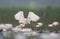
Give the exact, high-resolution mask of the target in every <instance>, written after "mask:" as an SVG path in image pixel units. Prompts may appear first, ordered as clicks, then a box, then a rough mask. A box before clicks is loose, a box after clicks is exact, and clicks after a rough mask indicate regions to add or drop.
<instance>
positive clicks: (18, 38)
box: [0, 31, 60, 39]
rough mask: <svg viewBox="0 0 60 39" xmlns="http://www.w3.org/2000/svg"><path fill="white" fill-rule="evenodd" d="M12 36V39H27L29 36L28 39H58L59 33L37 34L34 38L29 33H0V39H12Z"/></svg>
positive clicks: (59, 38)
mask: <svg viewBox="0 0 60 39" xmlns="http://www.w3.org/2000/svg"><path fill="white" fill-rule="evenodd" d="M11 34H12V35H11ZM12 36H13V38H14V39H27V38H28V37H29V36H30V37H29V39H60V33H39V34H38V35H36V36H32V35H31V33H30V32H25V33H23V32H18V33H17V32H11V31H9V32H3V33H0V39H9V38H10V39H12V38H11V37H12Z"/></svg>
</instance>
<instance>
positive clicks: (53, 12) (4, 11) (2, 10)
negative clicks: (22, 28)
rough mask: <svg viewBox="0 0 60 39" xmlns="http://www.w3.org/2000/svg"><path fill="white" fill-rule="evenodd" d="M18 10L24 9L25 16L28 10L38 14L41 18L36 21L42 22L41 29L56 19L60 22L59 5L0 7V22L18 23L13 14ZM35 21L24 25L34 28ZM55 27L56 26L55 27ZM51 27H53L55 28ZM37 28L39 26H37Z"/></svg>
mask: <svg viewBox="0 0 60 39" xmlns="http://www.w3.org/2000/svg"><path fill="white" fill-rule="evenodd" d="M18 11H24V14H25V17H27V16H28V13H29V11H32V12H34V13H35V14H37V15H39V16H40V17H41V19H40V20H39V21H38V22H42V23H44V26H42V27H41V29H47V28H48V27H47V25H48V24H50V23H52V22H54V21H58V22H60V7H50V6H48V7H45V8H34V9H30V8H28V7H27V8H26V7H0V24H1V23H11V24H13V25H14V26H16V25H18V24H19V23H18V21H16V20H15V18H14V15H15V14H16V13H17V12H18ZM36 24H37V22H36V23H35V22H33V23H31V24H30V25H29V24H28V25H26V27H28V28H29V27H31V28H32V29H36V28H35V25H36ZM55 28H56V27H55ZM55 28H53V29H55ZM38 29H39V28H38ZM57 29H60V26H59V27H57Z"/></svg>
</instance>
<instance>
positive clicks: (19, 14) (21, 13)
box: [15, 11, 24, 20]
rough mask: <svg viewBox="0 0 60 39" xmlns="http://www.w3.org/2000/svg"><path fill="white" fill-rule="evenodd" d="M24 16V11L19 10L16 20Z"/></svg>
mask: <svg viewBox="0 0 60 39" xmlns="http://www.w3.org/2000/svg"><path fill="white" fill-rule="evenodd" d="M23 18H24V14H23V11H19V12H18V13H17V14H15V19H16V20H22V19H23Z"/></svg>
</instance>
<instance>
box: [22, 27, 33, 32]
mask: <svg viewBox="0 0 60 39" xmlns="http://www.w3.org/2000/svg"><path fill="white" fill-rule="evenodd" d="M21 31H22V32H31V31H32V30H31V29H30V28H25V29H22V30H21Z"/></svg>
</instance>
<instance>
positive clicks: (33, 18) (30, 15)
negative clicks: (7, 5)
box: [28, 12, 40, 21]
mask: <svg viewBox="0 0 60 39" xmlns="http://www.w3.org/2000/svg"><path fill="white" fill-rule="evenodd" d="M28 18H30V20H31V21H38V20H39V19H40V17H39V16H38V15H36V14H34V12H29V14H28Z"/></svg>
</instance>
